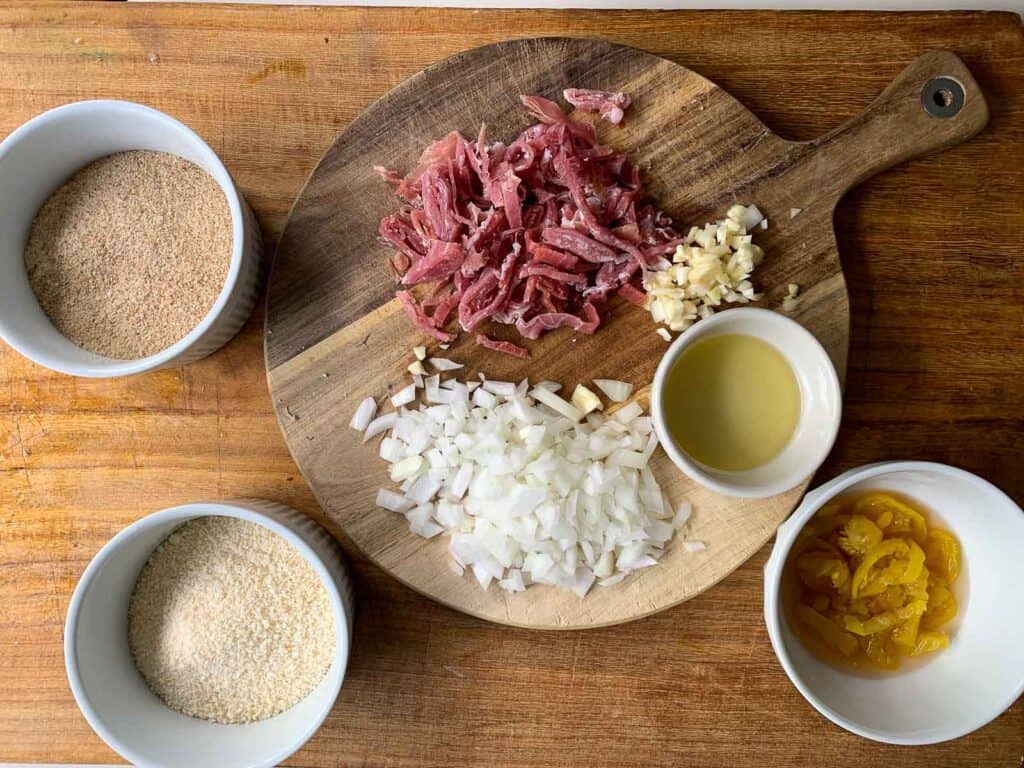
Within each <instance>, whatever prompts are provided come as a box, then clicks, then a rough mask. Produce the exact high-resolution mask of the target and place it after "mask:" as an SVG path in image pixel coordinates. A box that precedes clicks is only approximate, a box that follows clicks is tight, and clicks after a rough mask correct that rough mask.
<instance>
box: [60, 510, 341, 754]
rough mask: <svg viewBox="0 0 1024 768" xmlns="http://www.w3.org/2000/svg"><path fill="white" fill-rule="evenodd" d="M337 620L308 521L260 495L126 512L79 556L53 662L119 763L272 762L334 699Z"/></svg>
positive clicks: (323, 539)
mask: <svg viewBox="0 0 1024 768" xmlns="http://www.w3.org/2000/svg"><path fill="white" fill-rule="evenodd" d="M352 618H353V598H352V586H351V581H350V579H349V576H348V572H347V570H346V568H345V564H344V561H343V559H342V556H341V551H340V549H339V547H338V545H337V543H336V542H335V541H334V540H333V539H332V538H331V537H330V535H329V534H328V533H327V532H326V531H325V530H324V529H323V528H321V527H320V526H319V525H318V524H316V523H315V522H313V521H312V520H310V519H309V518H307V517H305V516H303V515H301V514H299V513H298V512H296V511H295V510H292V509H290V508H288V507H285V506H282V505H280V504H275V503H272V502H269V501H262V500H255V499H246V500H239V501H230V502H200V503H196V504H187V505H184V506H180V507H174V508H171V509H165V510H163V511H160V512H156V513H154V514H151V515H149V516H147V517H144V518H142V519H141V520H138V521H137V522H135V523H133V524H132V525H130V526H128V527H127V528H125V529H124V530H123V531H121V532H120V533H119V534H117V535H116V536H115V537H114V538H113V539H111V540H110V542H108V543H107V545H106V546H104V547H103V549H101V550H100V552H99V553H98V554H97V555H96V557H95V558H93V560H92V562H91V563H90V564H89V566H88V567H87V568H86V569H85V572H84V573H83V574H82V578H81V579H80V581H79V583H78V586H77V587H76V588H75V592H74V595H73V596H72V598H71V603H70V605H69V607H68V617H67V623H66V626H65V632H64V661H65V665H66V667H67V673H68V680H69V682H70V684H71V690H72V692H73V693H74V696H75V700H76V701H77V702H78V706H79V708H80V709H81V710H82V713H83V714H84V715H85V718H86V720H88V721H89V724H90V725H91V726H92V728H93V730H94V731H96V733H97V734H98V735H99V736H100V737H101V738H102V739H103V740H104V741H105V742H106V743H107V744H108V745H109V746H110V747H111V748H112V749H114V750H115V751H116V752H118V753H119V754H120V755H121V756H122V757H124V758H125V759H126V760H128V761H129V762H131V763H132V764H133V765H138V766H162V767H164V768H257V767H258V766H272V765H277V764H278V763H279V762H280V761H282V760H284V759H285V758H286V757H288V756H289V755H291V754H292V753H293V752H295V750H297V749H298V748H299V747H301V746H302V745H303V744H304V743H305V742H306V741H307V740H308V739H309V738H310V736H312V735H313V733H314V732H315V731H316V730H317V728H318V727H319V726H320V724H321V723H322V722H323V720H324V718H325V717H326V716H327V714H328V712H330V710H331V708H332V706H333V705H334V701H335V699H336V698H337V696H338V693H339V691H340V690H341V684H342V681H343V679H344V676H345V667H346V665H347V662H348V654H349V646H350V642H351V637H352Z"/></svg>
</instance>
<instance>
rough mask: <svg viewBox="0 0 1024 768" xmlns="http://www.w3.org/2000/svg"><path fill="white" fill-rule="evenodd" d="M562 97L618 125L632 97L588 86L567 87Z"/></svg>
mask: <svg viewBox="0 0 1024 768" xmlns="http://www.w3.org/2000/svg"><path fill="white" fill-rule="evenodd" d="M562 98H564V99H565V100H566V101H568V102H569V103H570V104H572V105H573V106H574V107H576V109H579V110H581V111H583V112H596V113H598V114H599V115H601V117H603V118H604V119H605V120H607V121H608V122H609V123H611V124H612V125H618V124H619V123H621V122H622V118H623V116H624V115H625V113H626V110H627V109H629V105H630V104H631V103H632V99H630V98H629V95H628V94H625V93H622V92H612V91H593V90H590V89H588V88H566V89H565V90H564V91H562Z"/></svg>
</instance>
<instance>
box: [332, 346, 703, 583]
mask: <svg viewBox="0 0 1024 768" xmlns="http://www.w3.org/2000/svg"><path fill="white" fill-rule="evenodd" d="M430 362H431V363H432V364H433V366H434V367H435V368H436V369H438V370H455V369H456V368H457V367H461V366H457V364H451V365H445V364H441V365H438V362H439V361H438V359H436V358H431V359H430ZM594 384H595V386H596V387H597V388H598V389H600V390H601V391H602V392H605V393H606V394H607V395H609V396H610V398H611V399H614V400H626V399H627V398H628V396H629V393H630V391H631V389H632V388H631V386H630V385H629V384H627V383H625V382H619V381H613V380H608V379H600V380H598V381H595V382H594ZM410 386H411V387H412V389H411V390H409V388H406V389H404V390H401V391H400V392H399V393H397V395H396V396H395V397H392V402H396V403H400V405H396V407H397V408H398V410H397V411H396V412H393V413H390V414H387V415H385V416H380V417H378V418H377V419H374V418H373V417H374V415H375V410H376V409H375V401H374V400H373V399H372V398H367V399H366V400H365V401H364V402H363V403H362V404H361V405H360V406H359V408H358V409H357V411H356V414H355V417H353V419H352V426H353V427H354V428H356V429H365V434H366V435H367V436H373V435H376V434H379V432H381V431H385V430H388V434H387V435H386V436H385V437H384V439H383V440H382V441H381V443H380V448H379V453H380V456H381V458H383V459H384V460H385V461H387V462H388V463H389V464H390V465H391V469H390V475H391V479H392V481H394V482H395V483H397V484H399V485H398V488H397V489H393V488H392V489H388V488H382V489H380V491H379V492H378V495H377V505H378V506H380V507H383V508H385V509H389V510H391V511H394V512H397V513H400V514H402V515H404V516H405V518H406V520H407V521H408V523H409V528H410V530H411V531H412V532H413V533H415V534H417V535H419V536H423V537H425V538H432V537H434V536H437V535H439V534H441V533H446V534H448V535H449V536H450V537H451V538H450V542H449V548H448V549H449V553H450V555H451V558H452V567H453V570H454V571H455V572H456V573H458V574H460V575H461V574H462V573H464V571H465V570H466V569H469V570H471V571H472V573H473V575H474V576H475V577H476V579H477V581H478V582H479V583H480V586H482V587H483V588H485V589H486V588H487V587H488V586H489V585H490V584H491V582H492V581H495V582H497V585H498V586H499V587H500V588H501V589H504V590H506V591H509V592H521V591H523V590H525V589H526V588H527V587H528V586H529V585H531V584H554V585H557V586H559V587H563V588H565V589H571V590H573V591H574V592H576V593H577V594H578V595H579V596H580V597H583V596H584V595H586V593H587V592H588V591H589V589H590V588H591V586H592V585H593V584H594V583H595V582H596V583H597V584H599V585H601V586H610V585H612V584H616V583H618V582H619V581H621V580H622V579H624V578H625V577H626V576H627V575H628V574H630V573H632V572H634V571H637V570H640V569H641V568H647V567H650V566H652V565H656V564H657V562H658V559H659V558H660V557H661V555H662V554H663V552H664V549H665V546H666V545H667V544H668V542H669V541H670V540H671V539H672V537H673V535H675V534H676V533H677V532H678V531H681V530H682V529H683V528H684V527H685V525H686V522H687V520H688V519H689V517H690V509H691V508H690V504H689V502H684V503H683V505H682V506H681V507H680V508H679V509H678V510H673V509H671V507H670V505H669V504H668V502H667V500H666V499H665V496H664V494H663V493H662V491H661V488H660V486H659V485H658V482H657V481H656V480H655V478H654V475H653V474H652V473H651V470H650V467H649V466H648V462H649V461H650V458H651V455H652V454H653V453H654V451H655V449H656V448H657V446H658V439H657V437H656V436H655V433H654V430H653V428H652V425H651V419H650V418H649V417H648V416H645V415H644V414H643V409H642V408H641V407H640V406H639V405H638V404H636V403H628V404H626V405H623V406H621V407H620V408H619V409H618V410H617V411H616V412H615V413H613V414H611V415H607V416H605V415H603V414H602V413H599V412H598V409H603V407H604V406H603V405H602V404H601V402H600V399H599V398H598V397H597V395H596V394H594V392H593V391H592V390H590V389H589V388H587V387H584V386H582V385H580V386H578V387H577V388H576V391H575V393H574V396H573V398H572V402H570V401H568V400H565V399H564V398H562V397H560V396H559V395H558V394H557V392H558V391H559V390H560V386H559V385H558V384H556V383H553V382H541V383H540V384H538V385H536V386H535V387H532V388H531V386H530V383H529V382H528V381H527V380H523V381H521V382H519V383H518V384H515V383H513V382H507V381H491V380H488V379H486V378H485V377H484V376H483V375H481V376H480V381H469V382H463V381H458V380H456V379H449V380H446V381H443V382H441V381H440V376H439V375H434V376H431V377H430V378H429V379H428V380H427V381H426V385H425V387H424V388H423V389H419V388H417V387H416V386H415V385H410ZM407 390H408V391H410V392H411V393H412V395H413V398H416V397H418V396H419V394H420V393H422V395H423V400H422V401H421V402H419V403H416V404H415V405H413V404H412V401H409V400H406V397H407V396H408V395H407V394H405V393H406V392H407ZM389 417H391V418H390V419H389ZM382 420H388V421H387V426H386V427H384V428H383V429H377V430H375V425H379V424H380V422H381V421H382ZM371 432H372V435H371ZM366 439H368V437H364V442H365V440H366ZM687 543H689V544H692V545H695V544H697V542H687ZM702 549H703V546H701V547H700V548H695V547H694V546H690V547H686V548H685V551H687V552H695V551H701V550H702Z"/></svg>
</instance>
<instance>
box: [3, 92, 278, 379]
mask: <svg viewBox="0 0 1024 768" xmlns="http://www.w3.org/2000/svg"><path fill="white" fill-rule="evenodd" d="M130 150H153V151H157V152H168V153H170V154H173V155H177V156H178V157H181V158H184V159H185V160H190V161H191V162H193V163H195V164H196V165H198V166H199V167H201V168H202V169H203V170H205V171H206V172H207V173H209V174H210V176H212V177H213V179H214V180H215V181H216V182H217V184H218V185H219V186H220V188H221V189H222V190H223V191H224V196H225V197H226V198H227V202H228V207H229V208H230V209H231V227H232V251H231V264H230V266H229V268H228V275H227V279H226V280H225V282H224V286H223V287H222V288H221V291H220V294H219V295H218V296H217V299H216V301H215V302H214V304H213V306H212V307H211V308H210V310H209V312H207V313H206V316H205V317H203V319H202V320H201V321H200V322H199V324H198V325H196V327H195V328H193V329H192V330H191V331H190V332H189V333H188V334H187V335H186V336H185V337H184V338H182V339H179V340H178V341H177V342H175V343H174V344H172V345H171V346H169V347H167V348H166V349H164V350H161V351H160V352H157V353H156V354H154V355H149V356H148V357H142V358H138V359H136V360H115V359H112V358H109V357H104V356H103V355H98V354H96V353H94V352H89V351H88V350H85V349H82V347H80V346H78V345H77V344H75V343H74V342H72V341H71V340H70V339H68V338H67V337H65V336H64V335H63V334H62V333H61V332H60V331H58V330H57V328H56V327H55V326H54V325H53V323H52V322H50V318H49V317H47V315H46V313H45V312H44V311H43V309H42V308H41V307H40V306H39V302H38V301H37V300H36V296H35V293H34V292H33V291H32V286H31V285H30V284H29V280H28V275H27V273H26V271H25V258H24V251H25V243H26V241H27V240H28V234H29V230H30V228H31V226H32V220H33V218H35V215H36V212H37V211H38V210H39V208H40V207H41V206H42V205H43V203H45V202H46V200H47V198H49V196H50V195H52V194H53V193H54V192H55V191H56V190H57V189H58V188H59V187H60V186H61V185H62V184H63V183H64V182H65V181H67V180H68V179H69V178H70V177H71V176H72V175H73V174H74V173H75V171H77V170H79V169H80V168H82V167H84V166H86V165H88V164H89V163H91V162H93V161H94V160H98V159H100V158H101V157H106V156H107V155H111V154H114V153H116V152H127V151H130ZM261 261H262V257H261V245H260V230H259V225H258V224H257V222H256V217H255V216H254V215H253V213H252V211H251V210H250V209H249V206H248V205H247V204H246V202H245V200H244V198H243V197H242V195H241V194H240V193H239V191H238V189H237V188H236V187H235V183H234V181H233V180H232V179H231V175H230V174H229V173H228V171H227V169H226V168H225V167H224V164H223V163H222V162H221V161H220V158H218V157H217V155H216V153H215V152H214V151H213V150H212V149H210V147H209V146H207V144H206V142H204V141H203V140H202V139H201V138H199V136H198V135H197V134H196V133H195V132H194V131H193V130H192V129H190V128H189V127H188V126H186V125H184V124H183V123H181V122H179V121H177V120H175V119H174V118H172V117H170V116H168V115H165V114H164V113H163V112H159V111H158V110H155V109H152V108H151V107H146V106H143V105H141V104H134V103H132V102H129V101H79V102H75V103H72V104H66V105H64V106H62V107H57V108H56V109H51V110H50V111H49V112H44V113H43V114H41V115H38V116H37V117H34V118H32V119H31V120H29V121H28V122H27V123H25V124H24V125H22V126H21V127H20V128H18V129H17V130H15V131H14V132H13V133H12V134H11V135H10V136H8V137H7V138H6V139H4V140H3V142H0V338H3V340H4V341H6V342H7V343H8V344H10V345H11V346H12V347H14V348H15V349H16V350H18V351H19V352H20V353H21V354H23V355H25V357H28V358H30V359H31V360H33V361H35V362H37V363H39V364H40V365H44V366H46V367H47V368H52V369H53V370H55V371H61V372H62V373H68V374H71V375H72V376H88V377H93V378H109V377H113V376H126V375H129V374H134V373H142V372H144V371H151V370H155V369H157V368H167V367H171V366H178V365H183V364H185V363H189V362H192V361H194V360H198V359H199V358H201V357H205V356H206V355H209V354H210V353H211V352H214V351H215V350H217V349H218V348H220V347H222V346H223V345H224V344H226V343H227V342H228V341H229V340H230V339H231V337H232V336H234V335H235V334H236V333H238V331H239V329H240V328H241V327H242V325H243V324H244V323H245V321H246V319H247V318H248V317H249V314H250V313H251V312H252V308H253V306H255V304H256V299H257V298H258V290H259V284H260V271H261Z"/></svg>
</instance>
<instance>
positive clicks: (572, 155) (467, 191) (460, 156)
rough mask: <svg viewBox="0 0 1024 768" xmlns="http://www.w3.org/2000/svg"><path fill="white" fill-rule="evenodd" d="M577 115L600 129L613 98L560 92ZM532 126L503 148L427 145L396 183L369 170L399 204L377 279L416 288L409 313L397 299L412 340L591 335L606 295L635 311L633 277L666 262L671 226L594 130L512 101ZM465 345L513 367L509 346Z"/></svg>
mask: <svg viewBox="0 0 1024 768" xmlns="http://www.w3.org/2000/svg"><path fill="white" fill-rule="evenodd" d="M564 96H565V98H566V100H567V101H569V103H571V104H573V105H574V106H575V107H577V108H578V109H580V110H583V111H593V112H597V113H599V114H600V115H602V116H603V117H605V118H606V119H608V120H610V121H612V122H618V121H619V120H621V119H622V114H621V113H622V111H624V110H625V109H626V108H628V106H629V101H630V100H629V96H627V95H626V94H623V93H612V92H604V91H587V90H580V89H569V90H567V91H566V92H565V94H564ZM520 98H521V100H522V102H523V106H524V107H526V109H527V111H528V112H529V113H530V114H531V115H532V116H533V117H534V118H535V119H537V120H538V121H539V122H538V123H537V124H536V125H532V126H530V127H529V128H527V129H526V130H525V131H523V133H522V134H520V135H519V136H518V137H517V138H516V139H515V140H514V141H512V142H511V143H510V144H507V145H506V144H504V143H502V142H500V141H489V140H488V139H487V137H486V135H485V133H484V130H483V128H481V129H480V133H479V135H478V136H477V137H476V138H475V139H472V140H470V139H466V138H465V137H463V136H462V135H461V134H459V133H457V132H452V133H450V134H448V135H447V136H445V137H444V138H442V139H440V140H439V141H436V142H434V143H433V144H431V145H430V146H429V147H427V149H426V150H425V151H424V152H423V155H422V156H421V157H420V160H419V162H418V163H417V164H416V167H415V168H414V169H413V170H412V171H410V172H409V174H408V175H406V176H404V177H403V176H399V175H398V174H397V173H395V172H394V171H391V170H388V169H386V168H382V167H379V166H376V167H375V168H374V170H375V171H376V172H377V173H378V174H379V175H380V176H381V178H382V179H383V180H384V181H385V182H387V183H388V184H390V185H391V186H392V187H393V188H394V191H395V194H396V196H397V197H398V198H399V199H400V200H401V201H402V208H401V211H400V212H399V213H395V214H392V215H389V216H385V217H384V218H383V219H382V220H381V222H380V230H379V231H380V236H381V239H382V240H383V241H384V242H386V243H388V244H389V245H390V246H391V247H392V248H394V251H395V252H394V253H393V254H392V256H391V259H390V263H389V269H390V270H391V271H392V274H393V275H394V277H395V279H396V281H397V282H399V283H400V284H401V285H403V286H416V285H420V284H426V283H430V284H432V285H433V288H432V289H428V290H427V293H424V294H423V295H424V296H427V298H425V299H424V300H423V301H422V302H420V301H418V300H417V299H416V298H415V297H414V296H413V295H412V293H410V292H409V291H406V290H400V291H398V293H397V298H398V299H399V301H400V302H401V303H402V305H403V307H404V308H405V311H406V313H407V314H408V316H409V319H410V320H411V321H412V323H413V324H414V325H415V326H416V327H417V328H419V329H420V330H421V331H423V332H424V333H425V334H427V335H429V336H431V337H433V338H435V339H439V340H443V341H449V340H451V338H453V334H452V333H451V332H450V331H449V330H446V325H447V324H448V323H449V322H452V321H453V318H454V319H457V321H458V324H459V326H460V327H461V328H462V330H465V331H474V330H477V329H479V328H480V327H481V326H483V325H484V324H495V323H496V324H500V325H509V326H513V327H515V329H516V330H517V332H518V333H519V334H520V335H521V336H523V337H524V338H527V339H536V338H539V337H540V336H541V335H542V334H544V333H546V332H547V331H550V330H554V329H555V328H571V329H572V330H573V331H575V332H578V333H593V332H594V331H596V330H597V328H598V326H599V325H600V323H601V314H600V313H601V311H602V310H603V309H604V305H605V303H606V301H607V299H608V297H609V296H611V294H613V293H617V294H618V295H620V296H622V297H623V298H625V299H627V300H628V301H632V302H634V303H641V302H642V301H643V298H644V294H643V292H642V290H641V288H640V279H641V276H642V274H643V271H644V270H645V269H651V268H653V269H659V268H663V267H664V266H665V265H666V264H667V261H666V256H667V255H669V254H671V253H672V251H673V250H674V249H675V247H676V245H677V244H678V243H679V242H680V240H679V236H678V234H677V233H676V232H675V230H674V229H673V228H672V222H671V220H670V219H669V217H668V216H666V215H665V213H664V212H662V211H660V210H659V209H657V208H656V207H655V206H654V205H653V204H652V203H651V202H650V201H649V200H648V199H646V197H645V195H644V190H643V186H642V184H641V180H640V173H639V171H638V170H637V167H636V165H635V164H634V163H633V162H631V161H630V159H629V158H628V157H626V156H625V155H624V154H622V153H620V152H618V151H616V150H615V149H613V148H612V147H609V146H605V145H603V144H599V143H598V141H597V133H596V131H595V129H594V126H593V125H591V124H590V123H585V122H580V121H575V120H571V119H570V118H569V117H568V116H567V115H566V114H565V112H564V111H563V110H562V108H561V107H559V105H558V104H556V103H555V102H553V101H550V100H549V99H545V98H543V97H540V96H522V97H520ZM476 340H477V343H478V344H481V345H482V346H485V347H487V348H488V349H493V350H496V351H499V352H504V353H506V354H510V355H515V356H516V357H526V356H527V354H528V353H527V351H526V349H524V348H523V347H521V346H519V345H518V344H514V343H513V342H510V341H501V340H497V339H494V338H492V337H490V336H488V335H487V334H485V333H478V334H477V335H476Z"/></svg>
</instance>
